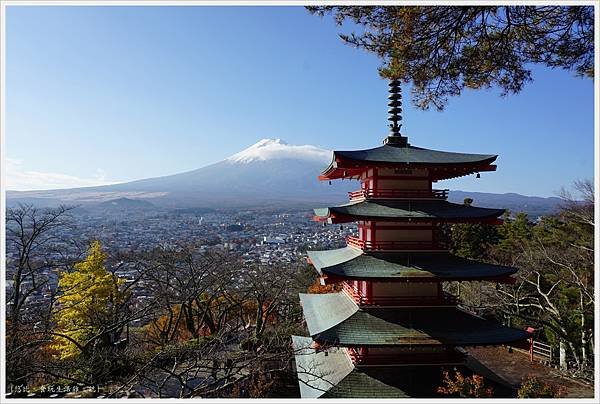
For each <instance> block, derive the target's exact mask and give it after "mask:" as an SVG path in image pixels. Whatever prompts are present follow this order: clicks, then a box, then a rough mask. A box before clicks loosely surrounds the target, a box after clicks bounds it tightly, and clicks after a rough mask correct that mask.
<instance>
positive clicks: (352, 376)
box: [292, 336, 513, 398]
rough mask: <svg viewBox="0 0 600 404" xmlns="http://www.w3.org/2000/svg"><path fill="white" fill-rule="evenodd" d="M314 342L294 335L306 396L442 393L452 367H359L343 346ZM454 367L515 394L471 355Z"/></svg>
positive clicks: (500, 394) (502, 392)
mask: <svg viewBox="0 0 600 404" xmlns="http://www.w3.org/2000/svg"><path fill="white" fill-rule="evenodd" d="M312 342H313V340H312V339H311V338H308V337H299V336H292V344H293V347H294V351H295V354H296V357H295V362H296V370H297V373H298V379H299V384H300V394H301V397H302V398H319V397H320V398H409V397H414V398H418V397H421V398H432V397H438V396H439V395H438V394H437V387H438V386H440V385H441V382H440V380H441V379H442V371H443V370H444V369H448V368H447V367H444V366H441V365H436V364H433V365H431V366H415V365H408V366H369V367H355V366H354V365H353V364H352V362H351V360H350V359H349V358H348V355H347V354H346V353H345V352H344V350H343V349H340V348H338V347H329V348H326V349H323V350H318V351H317V350H315V349H313V348H312V347H311V344H312ZM452 367H453V368H456V369H458V370H460V372H461V373H462V374H464V375H470V374H472V373H473V372H476V373H477V374H479V375H482V376H483V377H485V381H486V384H491V385H492V386H493V388H494V392H495V395H496V396H498V397H512V396H513V394H511V393H512V392H509V391H507V386H506V382H505V381H503V380H502V379H500V378H499V377H498V376H497V375H495V374H494V373H493V372H491V371H490V370H489V369H487V368H486V367H485V366H483V365H481V364H480V363H478V362H477V361H475V360H474V359H473V358H472V357H470V356H467V358H466V364H464V365H453V366H452ZM508 387H509V390H510V386H508ZM507 393H508V394H507Z"/></svg>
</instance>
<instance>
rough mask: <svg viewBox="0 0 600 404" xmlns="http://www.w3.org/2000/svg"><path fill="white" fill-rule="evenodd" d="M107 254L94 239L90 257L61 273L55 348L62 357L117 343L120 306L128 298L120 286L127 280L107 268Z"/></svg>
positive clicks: (56, 313)
mask: <svg viewBox="0 0 600 404" xmlns="http://www.w3.org/2000/svg"><path fill="white" fill-rule="evenodd" d="M106 258H107V254H106V253H105V252H104V251H102V245H101V244H100V242H99V241H93V242H92V243H91V244H90V247H89V250H88V255H87V257H86V259H85V260H83V261H81V262H78V263H76V264H75V267H74V270H73V271H72V272H63V273H61V274H60V276H59V280H58V287H59V292H60V295H59V298H58V305H57V309H56V311H55V313H54V318H55V321H56V328H55V333H54V335H55V337H54V347H53V348H54V349H55V350H56V351H57V352H58V354H59V356H60V358H61V359H67V358H70V357H74V356H77V355H79V354H81V353H84V352H86V351H88V350H89V349H90V348H91V347H97V346H102V344H105V345H106V344H110V343H114V342H116V341H112V340H113V339H115V336H116V337H118V334H120V332H121V329H122V326H121V327H119V323H118V313H117V310H118V309H119V307H120V306H121V305H122V303H123V302H124V300H125V298H126V295H125V293H124V292H122V291H121V290H120V286H121V285H122V284H123V283H124V282H125V280H124V279H122V278H119V277H117V276H116V275H114V274H112V273H110V272H109V271H107V270H106V267H105V261H106Z"/></svg>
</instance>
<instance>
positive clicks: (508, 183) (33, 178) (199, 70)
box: [5, 6, 594, 196]
mask: <svg viewBox="0 0 600 404" xmlns="http://www.w3.org/2000/svg"><path fill="white" fill-rule="evenodd" d="M338 30H339V28H338V27H336V26H335V24H334V23H333V21H332V19H331V18H325V19H321V18H319V17H316V16H312V15H310V14H309V13H308V12H307V11H305V10H304V9H303V8H300V7H39V6H38V7H22V6H11V7H7V14H6V81H7V82H6V132H5V134H6V135H5V136H6V137H5V144H6V150H5V157H6V165H7V176H8V181H7V182H8V188H9V189H11V188H13V189H19V188H20V189H27V188H30V189H31V188H40V184H53V185H54V186H56V187H58V186H63V187H64V186H80V185H94V184H98V183H106V182H119V181H127V180H134V179H140V178H147V177H154V176H161V175H167V174H173V173H177V172H182V171H186V170H191V169H195V168H199V167H202V166H205V165H208V164H210V163H214V162H217V161H219V160H222V159H224V158H226V157H228V156H229V155H231V154H234V153H236V152H238V151H240V150H242V149H244V148H246V147H248V146H250V145H252V144H254V143H256V142H257V141H258V140H260V139H262V138H282V139H284V140H286V141H287V142H288V143H290V144H298V145H300V144H313V145H316V146H319V147H323V148H327V149H358V148H369V147H374V146H377V145H379V144H380V143H381V140H382V139H383V137H384V136H385V135H386V134H387V127H386V124H387V121H386V114H387V106H386V102H387V99H386V96H387V84H386V82H385V81H384V80H382V79H380V78H379V76H378V74H377V67H378V65H379V62H378V60H377V59H376V58H375V57H374V56H373V55H370V54H367V53H365V52H363V51H360V50H356V49H354V48H351V47H349V46H346V45H344V44H343V43H342V42H341V40H340V39H339V38H338V36H337V33H338ZM407 94H408V92H405V98H406V96H407ZM593 101H594V88H593V81H592V80H590V79H582V78H577V77H574V76H573V75H572V74H571V73H570V72H566V71H562V70H550V69H546V68H543V67H536V68H535V69H534V82H533V83H530V84H529V85H527V86H526V87H525V89H524V90H523V92H522V93H521V94H519V95H517V96H509V97H507V98H501V97H500V96H499V92H498V91H497V90H489V91H488V90H485V91H468V92H466V93H464V95H462V96H461V97H459V98H453V99H451V100H450V103H449V105H448V107H447V108H446V110H445V111H444V112H441V113H440V112H437V111H435V110H430V111H420V110H417V109H415V108H414V107H413V106H412V105H408V103H405V108H404V109H405V113H404V126H403V128H405V129H406V134H408V136H409V139H410V142H411V144H413V145H416V146H421V147H428V148H433V149H438V150H448V151H461V152H474V153H494V154H499V155H500V157H499V159H498V161H497V163H498V171H497V172H495V173H483V174H482V178H481V179H477V180H476V179H474V178H473V177H472V176H471V177H467V178H463V179H459V180H452V181H447V182H444V183H443V186H444V187H449V188H451V189H462V190H467V191H482V192H517V193H522V194H526V195H539V196H552V195H554V194H555V193H556V192H557V191H558V190H559V189H560V188H561V187H562V186H568V185H569V184H570V183H572V181H573V180H575V179H584V178H590V179H591V178H593V166H594V151H593V150H594V108H593ZM316 174H317V173H316ZM27 184H29V185H27ZM45 188H48V187H45Z"/></svg>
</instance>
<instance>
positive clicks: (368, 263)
mask: <svg viewBox="0 0 600 404" xmlns="http://www.w3.org/2000/svg"><path fill="white" fill-rule="evenodd" d="M308 258H309V263H310V264H312V265H313V266H314V267H315V268H316V270H317V271H318V272H319V273H320V274H321V275H323V276H324V277H325V278H326V279H325V282H326V283H328V284H331V283H335V282H342V281H345V280H370V281H384V282H397V281H398V282H445V281H479V280H481V281H491V282H501V283H508V284H512V283H514V278H512V277H511V275H513V274H514V273H516V272H517V268H513V267H508V266H504V265H496V264H489V263H484V262H479V261H475V260H470V259H467V258H462V257H458V256H456V255H453V254H451V253H448V252H436V253H428V252H422V251H419V252H412V253H406V252H403V253H393V252H374V253H365V252H363V251H360V250H357V249H355V248H351V247H344V248H338V249H335V250H325V251H308Z"/></svg>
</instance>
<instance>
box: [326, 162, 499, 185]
mask: <svg viewBox="0 0 600 404" xmlns="http://www.w3.org/2000/svg"><path fill="white" fill-rule="evenodd" d="M496 157H497V156H493V157H489V158H487V159H485V160H483V161H479V162H476V163H435V162H381V161H357V160H352V159H349V158H344V157H338V156H336V157H335V159H334V161H332V162H331V164H330V165H329V166H328V167H327V168H326V169H325V170H323V172H321V174H320V175H319V177H318V179H319V180H320V181H329V180H336V179H359V178H360V176H361V175H362V174H363V173H364V172H365V171H367V170H369V169H370V168H373V167H377V168H392V169H399V170H409V169H420V168H427V169H428V170H429V171H430V173H429V178H430V179H431V180H433V181H437V180H441V179H450V178H455V177H462V176H465V175H470V174H474V173H478V172H484V171H496V168H497V167H496V165H494V164H491V163H492V162H493V161H494V160H495V159H496Z"/></svg>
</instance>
